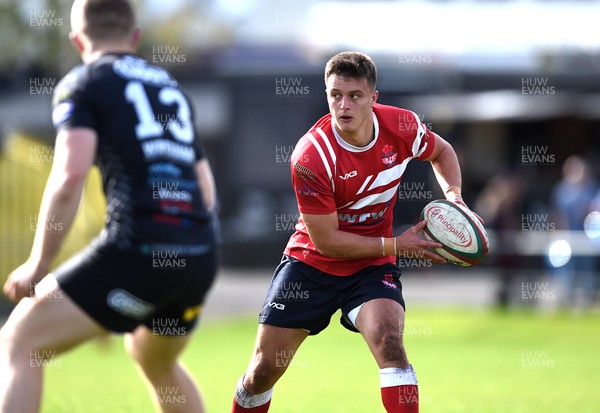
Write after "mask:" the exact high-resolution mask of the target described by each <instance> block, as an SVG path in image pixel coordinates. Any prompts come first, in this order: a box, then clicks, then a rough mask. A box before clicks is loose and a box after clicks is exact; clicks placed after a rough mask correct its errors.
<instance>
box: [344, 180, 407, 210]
mask: <svg viewBox="0 0 600 413" xmlns="http://www.w3.org/2000/svg"><path fill="white" fill-rule="evenodd" d="M397 190H398V185H396V186H393V187H392V188H390V189H388V190H387V191H383V192H380V193H378V194H373V195H369V196H366V197H364V198H362V199H361V200H360V201H358V202H357V203H356V204H354V205H352V206H351V207H350V209H361V208H365V207H368V206H369V205H375V204H381V203H383V202H387V201H389V200H390V199H392V198H393V197H395V196H396V191H397Z"/></svg>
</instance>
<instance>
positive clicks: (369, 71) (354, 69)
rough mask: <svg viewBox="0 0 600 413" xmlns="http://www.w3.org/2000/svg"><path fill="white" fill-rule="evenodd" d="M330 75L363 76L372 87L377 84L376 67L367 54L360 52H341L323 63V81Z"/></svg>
mask: <svg viewBox="0 0 600 413" xmlns="http://www.w3.org/2000/svg"><path fill="white" fill-rule="evenodd" d="M331 75H339V76H344V77H353V78H365V79H367V83H368V84H369V86H370V87H371V88H372V89H375V86H376V85H377V68H376V67H375V63H373V60H371V58H370V57H369V56H367V55H366V54H364V53H360V52H341V53H338V54H336V55H335V56H333V57H332V58H331V59H329V61H328V62H327V65H325V83H327V79H329V76H331Z"/></svg>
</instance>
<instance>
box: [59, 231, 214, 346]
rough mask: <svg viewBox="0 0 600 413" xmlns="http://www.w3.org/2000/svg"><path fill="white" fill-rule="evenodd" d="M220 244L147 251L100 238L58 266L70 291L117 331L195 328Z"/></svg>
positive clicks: (102, 322)
mask: <svg viewBox="0 0 600 413" xmlns="http://www.w3.org/2000/svg"><path fill="white" fill-rule="evenodd" d="M217 266H218V258H217V251H216V247H215V245H212V244H208V245H206V246H204V247H202V246H199V248H196V251H195V252H194V254H193V255H191V256H188V255H184V254H180V253H179V252H178V251H176V250H169V249H166V250H157V251H154V252H151V253H146V254H142V253H140V252H136V251H132V250H121V249H118V248H117V247H116V246H114V245H113V244H111V243H103V242H101V241H95V242H93V243H92V244H90V245H89V246H88V247H87V248H86V249H85V250H83V251H82V252H80V253H79V254H77V255H76V256H74V257H72V258H71V259H69V260H68V261H67V262H65V263H64V264H63V265H61V266H60V267H59V268H57V269H56V270H55V271H53V274H54V276H55V277H56V279H57V281H58V283H59V285H60V287H61V288H62V289H63V291H65V293H66V294H67V295H68V296H69V297H70V298H71V299H72V300H73V301H74V302H75V303H76V304H77V305H78V306H79V307H81V308H82V309H83V311H85V312H86V313H87V314H88V315H89V316H90V317H92V318H93V319H94V320H95V321H96V322H97V323H99V324H100V325H102V326H104V327H105V328H107V329H108V330H111V331H114V332H126V331H133V330H134V329H135V328H136V327H138V326H139V325H141V324H143V325H145V326H147V327H148V328H150V329H151V330H152V331H153V333H154V334H156V335H164V336H176V335H185V334H187V333H189V332H190V331H191V330H192V329H193V328H194V326H195V325H196V322H197V319H198V316H199V314H200V311H201V309H202V304H203V303H204V298H205V296H206V294H207V292H208V290H209V289H210V287H211V285H212V283H213V281H214V279H215V274H216V271H217Z"/></svg>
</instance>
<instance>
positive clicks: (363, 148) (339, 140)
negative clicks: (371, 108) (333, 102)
mask: <svg viewBox="0 0 600 413" xmlns="http://www.w3.org/2000/svg"><path fill="white" fill-rule="evenodd" d="M373 127H374V128H375V133H374V135H375V137H374V138H373V140H372V141H371V142H370V143H369V144H368V145H367V146H354V145H350V144H349V143H348V142H346V141H345V140H343V139H342V137H341V136H340V134H339V133H338V131H337V129H336V128H335V123H334V122H333V117H331V129H332V130H333V134H334V136H335V140H336V141H337V143H338V145H340V146H341V147H342V148H344V149H346V150H347V151H350V152H364V151H368V150H369V149H371V148H372V147H373V145H375V143H376V142H377V138H378V137H379V122H378V121H377V116H375V112H373Z"/></svg>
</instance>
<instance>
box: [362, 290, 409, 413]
mask: <svg viewBox="0 0 600 413" xmlns="http://www.w3.org/2000/svg"><path fill="white" fill-rule="evenodd" d="M355 324H356V328H358V330H359V331H360V332H361V334H362V335H363V337H364V338H365V341H366V342H367V345H368V346H369V349H370V350H371V352H372V353H373V356H374V357H375V361H377V365H378V366H379V368H380V375H381V395H382V400H383V404H384V406H385V408H386V410H387V412H388V413H417V412H418V411H419V396H418V388H417V378H416V376H415V373H414V370H413V369H412V366H411V365H410V364H409V362H408V358H407V357H406V351H405V350H404V345H403V343H402V332H403V330H404V309H403V308H402V306H401V305H400V304H399V303H398V302H396V301H394V300H390V299H387V298H379V299H375V300H371V301H368V302H366V303H365V304H364V305H363V307H362V308H361V310H360V312H359V313H358V316H357V317H356V322H355Z"/></svg>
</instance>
